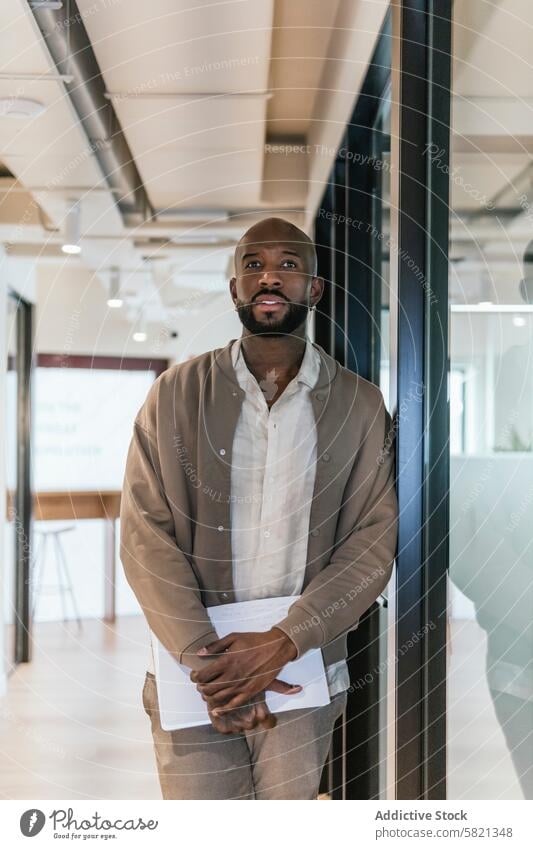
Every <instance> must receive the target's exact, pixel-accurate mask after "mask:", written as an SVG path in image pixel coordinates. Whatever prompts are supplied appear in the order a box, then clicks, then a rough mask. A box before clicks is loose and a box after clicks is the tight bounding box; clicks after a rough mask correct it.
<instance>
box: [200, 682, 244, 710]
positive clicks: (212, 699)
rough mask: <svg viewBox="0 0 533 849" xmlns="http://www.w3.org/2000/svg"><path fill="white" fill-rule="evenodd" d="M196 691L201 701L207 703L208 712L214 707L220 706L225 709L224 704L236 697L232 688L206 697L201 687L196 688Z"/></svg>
mask: <svg viewBox="0 0 533 849" xmlns="http://www.w3.org/2000/svg"><path fill="white" fill-rule="evenodd" d="M196 689H197V690H198V692H199V693H200V695H201V696H202V698H203V700H204V701H205V702H207V704H208V706H209V709H210V710H211V709H212V708H215V707H222V706H224V707H225V705H226V702H228V701H229V700H230V699H232V698H233V697H234V696H235V695H237V694H236V692H235V689H234V688H233V687H231V688H230V687H226V689H224V690H219V691H218V692H217V693H215V694H214V695H208V694H207V693H206V692H205V691H204V689H203V687H197V688H196Z"/></svg>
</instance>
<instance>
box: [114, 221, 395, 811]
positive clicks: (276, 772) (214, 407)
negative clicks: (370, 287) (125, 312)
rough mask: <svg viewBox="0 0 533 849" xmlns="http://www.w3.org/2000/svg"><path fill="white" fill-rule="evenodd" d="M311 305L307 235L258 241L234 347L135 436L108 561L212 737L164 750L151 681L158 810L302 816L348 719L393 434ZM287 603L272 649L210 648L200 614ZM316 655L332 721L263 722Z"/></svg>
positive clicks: (166, 392)
mask: <svg viewBox="0 0 533 849" xmlns="http://www.w3.org/2000/svg"><path fill="white" fill-rule="evenodd" d="M323 288H324V281H323V280H321V279H320V278H319V277H317V269H316V253H315V248H314V245H313V243H312V242H311V240H310V239H309V238H308V236H306V234H305V233H303V232H302V231H301V230H299V229H298V228H297V227H295V226H294V225H292V224H290V223H289V222H287V221H284V220H282V219H278V218H271V219H268V220H265V221H262V222H260V223H259V224H256V225H255V226H254V227H252V228H251V229H249V230H248V232H247V233H245V235H244V236H243V237H242V239H241V240H240V242H239V243H238V245H237V248H236V251H235V277H234V278H233V279H232V280H231V281H230V293H231V297H232V300H233V303H234V304H235V308H236V309H237V311H238V315H239V318H240V320H241V322H242V325H243V331H242V335H241V337H240V338H239V339H236V340H231V342H229V343H228V344H227V345H226V346H225V347H223V348H218V349H216V350H214V351H210V352H209V353H206V354H202V355H201V356H198V357H195V358H194V359H192V360H190V361H187V362H185V363H181V364H179V365H175V366H173V367H172V368H170V369H168V370H167V371H166V372H165V373H164V374H163V375H161V376H160V377H159V378H158V379H157V380H156V381H155V383H154V385H153V386H152V387H151V389H150V391H149V393H148V397H147V399H146V401H145V403H144V405H143V407H142V408H141V410H140V411H139V413H138V415H137V417H136V420H135V425H134V434H133V439H132V442H131V445H130V450H129V454H128V460H127V466H126V474H125V481H124V490H123V495H122V506H121V557H122V562H123V565H124V569H125V572H126V576H127V579H128V582H129V583H130V585H131V587H132V588H133V591H134V592H135V594H136V596H137V598H138V600H139V602H140V604H141V607H142V608H143V611H144V614H145V616H146V619H147V621H148V624H149V626H150V628H151V630H152V631H153V633H154V634H155V635H156V636H157V638H158V639H159V640H160V642H161V643H162V644H163V645H164V646H165V648H166V649H167V650H168V651H169V652H170V653H171V654H172V655H173V656H174V657H175V658H176V660H178V661H179V663H181V664H184V665H186V666H187V667H189V668H190V669H191V680H192V681H193V682H194V683H195V684H196V685H197V688H198V690H199V691H200V692H201V694H202V697H203V698H204V700H205V702H206V705H207V709H208V713H209V717H210V720H211V724H210V725H203V726H198V727H195V728H187V729H180V730H177V731H163V730H162V729H161V725H160V721H159V715H158V704H157V691H156V681H155V677H154V674H153V670H149V671H148V672H147V674H146V678H145V684H144V689H143V704H144V708H145V710H146V712H147V714H148V716H149V717H150V720H151V727H152V735H153V740H154V748H155V754H156V760H157V765H158V772H159V780H160V784H161V790H162V794H163V797H164V798H165V799H237V798H238V799H254V798H255V799H312V798H316V796H317V792H318V785H319V780H320V774H321V771H322V768H323V765H324V762H325V759H326V757H327V752H328V749H329V744H330V740H331V734H332V729H333V725H334V723H335V721H336V720H337V718H338V717H339V716H340V715H341V714H342V712H343V710H344V707H345V704H346V689H347V687H348V686H349V677H348V672H347V667H346V661H345V658H346V634H347V632H348V631H349V630H351V629H353V628H355V627H356V626H357V624H358V621H359V619H360V617H361V615H362V614H363V613H364V612H365V610H367V609H368V607H369V606H370V605H371V604H372V603H373V602H374V601H375V599H376V598H377V597H378V596H379V594H380V593H381V592H382V590H383V588H384V587H385V585H386V584H387V582H388V580H389V578H390V574H391V569H392V561H393V558H394V553H395V546H396V522H397V502H396V495H395V490H394V465H393V457H392V453H391V450H390V445H391V442H392V429H391V427H390V424H391V423H390V417H389V415H388V413H387V411H386V410H385V407H384V404H383V398H382V396H381V393H380V391H379V390H378V389H377V388H376V387H375V386H373V385H372V384H370V383H368V382H367V381H365V380H363V379H362V378H360V377H358V376H357V375H355V374H354V373H353V372H350V371H348V370H347V369H344V368H343V367H341V366H340V365H339V363H337V362H336V360H335V359H333V358H332V357H330V356H329V355H328V354H326V352H325V351H324V350H323V349H322V348H321V347H320V346H318V345H316V344H314V343H312V342H311V341H310V340H309V339H308V338H307V336H306V319H307V316H308V314H309V311H310V310H311V309H314V308H315V307H316V304H317V303H318V302H319V300H320V298H321V296H322V292H323ZM288 595H297V596H300V598H298V600H297V601H296V602H295V603H294V604H292V606H291V607H290V609H289V612H288V615H287V616H286V617H285V618H284V619H282V620H281V621H279V622H277V623H276V625H275V626H274V627H272V628H271V629H270V630H269V631H267V632H254V631H253V630H250V632H247V633H239V634H230V635H229V636H228V637H226V638H224V639H221V640H219V639H218V637H217V634H216V633H215V631H214V630H213V626H212V625H211V622H210V619H209V617H208V615H207V611H206V608H207V607H209V606H211V605H218V604H225V603H228V602H234V601H247V600H251V599H257V598H265V597H279V596H288ZM317 648H319V649H321V650H322V654H323V658H324V663H325V667H326V674H327V682H328V687H329V693H330V703H329V704H327V705H325V706H323V707H317V708H313V709H298V710H293V711H283V712H281V713H278V714H277V715H274V716H273V715H272V714H271V713H270V711H269V709H268V707H267V705H266V703H265V692H266V691H267V690H276V691H278V692H284V693H287V694H288V695H289V696H291V695H295V694H296V693H298V692H299V691H300V689H301V688H300V687H299V686H298V684H297V682H296V684H293V682H291V681H286V680H282V679H280V673H281V670H282V669H283V667H284V666H285V665H286V664H287V663H288V662H289V661H291V660H294V659H295V658H297V657H301V656H302V655H303V654H304V653H305V652H306V651H309V650H310V649H317Z"/></svg>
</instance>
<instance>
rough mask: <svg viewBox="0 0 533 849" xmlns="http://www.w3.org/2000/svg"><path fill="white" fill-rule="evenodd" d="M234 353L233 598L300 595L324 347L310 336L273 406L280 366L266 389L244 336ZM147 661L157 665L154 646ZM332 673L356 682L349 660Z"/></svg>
mask: <svg viewBox="0 0 533 849" xmlns="http://www.w3.org/2000/svg"><path fill="white" fill-rule="evenodd" d="M231 357H232V363H233V367H234V369H235V374H236V377H237V380H238V382H239V385H240V386H241V388H242V389H244V391H245V393H246V394H245V397H244V399H243V403H242V407H241V413H240V416H239V419H238V422H237V426H236V429H235V434H234V437H233V449H232V466H231V497H230V518H231V546H232V554H233V586H234V590H235V600H236V601H251V600H252V599H256V598H267V597H277V596H286V595H299V594H300V593H301V591H302V585H303V579H304V573H305V567H306V562H307V545H308V536H309V519H310V515H311V504H312V499H313V490H314V484H315V474H316V447H317V441H316V422H315V416H314V412H313V407H312V405H311V399H310V397H309V394H310V391H311V389H312V388H313V386H314V385H315V384H316V381H317V380H318V375H319V372H320V354H319V353H318V351H317V350H316V348H314V347H313V345H312V343H311V342H310V340H307V342H306V346H305V351H304V356H303V359H302V362H301V365H300V370H299V372H298V374H297V375H296V377H294V378H293V380H291V381H290V383H289V384H288V385H287V387H286V388H285V389H284V391H283V392H282V393H281V395H280V396H279V398H278V399H277V401H276V402H275V403H274V404H273V405H272V407H271V408H270V409H269V408H268V404H267V402H266V397H265V395H266V396H267V397H273V396H274V395H275V389H276V387H275V382H276V375H275V371H273V372H272V373H269V374H268V375H267V380H266V381H261V383H262V384H263V387H262V388H261V387H260V386H259V384H258V382H257V380H256V379H255V377H254V376H253V374H252V373H251V372H250V371H249V369H248V367H247V365H246V362H245V360H244V357H243V355H242V351H241V339H236V340H235V342H234V343H233V345H232V348H231ZM264 393H265V394H264ZM269 393H271V394H269ZM148 668H149V670H150V671H151V672H153V671H154V666H153V656H152V653H151V652H150V657H149V662H148ZM326 676H327V680H328V686H329V694H330V696H334V695H335V694H336V693H340V692H342V691H343V690H346V689H347V688H348V687H349V686H350V677H349V674H348V667H347V665H346V662H345V661H344V660H342V661H340V662H339V663H334V664H331V665H330V666H328V667H327V669H326Z"/></svg>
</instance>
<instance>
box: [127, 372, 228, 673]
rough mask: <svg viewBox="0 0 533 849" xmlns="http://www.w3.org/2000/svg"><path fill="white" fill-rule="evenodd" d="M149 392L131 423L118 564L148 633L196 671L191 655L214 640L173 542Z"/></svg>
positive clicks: (188, 568) (195, 584)
mask: <svg viewBox="0 0 533 849" xmlns="http://www.w3.org/2000/svg"><path fill="white" fill-rule="evenodd" d="M156 383H157V381H156ZM154 387H155V384H154ZM154 387H153V388H152V390H151V393H149V396H148V399H147V401H146V402H145V405H144V406H143V408H141V411H140V412H139V414H138V415H137V418H136V420H135V423H134V428H133V437H132V439H131V443H130V446H129V450H128V455H127V460H126V469H125V476H124V485H123V489H122V498H121V505H120V558H121V561H122V565H123V567H124V572H125V574H126V579H127V581H128V583H129V585H130V586H131V588H132V590H133V592H134V594H135V596H136V598H137V600H138V602H139V604H140V606H141V608H142V610H143V613H144V615H145V617H146V620H147V622H148V626H149V628H150V630H151V631H152V632H153V633H154V634H155V636H156V637H157V639H158V640H159V641H160V642H161V643H162V645H163V646H164V647H165V648H166V649H167V650H168V651H169V652H170V653H171V654H172V655H173V656H174V657H175V659H176V660H177V661H178V662H179V663H182V664H185V665H186V666H188V667H190V668H191V669H198V668H201V667H202V665H204V664H205V660H204V659H202V658H200V657H198V656H197V655H196V652H197V650H198V649H199V648H200V647H201V646H203V645H206V644H207V643H209V642H212V641H213V640H216V639H217V634H216V631H215V630H214V629H213V626H212V624H211V620H210V619H209V616H208V614H207V610H206V608H205V607H204V605H203V604H202V601H201V595H200V589H199V586H198V582H197V580H196V576H195V574H194V571H193V569H192V566H191V564H190V562H189V560H188V559H187V557H186V555H185V554H184V552H183V551H182V550H181V549H180V548H179V546H178V544H177V541H176V535H175V527H174V519H173V516H172V512H171V509H170V506H169V503H168V500H167V498H166V496H165V492H164V487H163V479H162V475H161V467H160V460H159V454H158V450H157V444H156V429H155V422H154V421H152V422H151V423H150V418H151V417H152V418H154V419H155V415H156V413H155V411H154V409H153V403H152V400H153V398H154V395H155V393H156V391H157V390H156V388H154ZM147 422H148V424H150V426H149V427H147Z"/></svg>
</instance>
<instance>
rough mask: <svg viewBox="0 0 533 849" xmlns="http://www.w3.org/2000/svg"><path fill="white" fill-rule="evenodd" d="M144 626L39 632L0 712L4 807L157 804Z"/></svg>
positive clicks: (129, 621) (49, 627)
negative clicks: (69, 802)
mask: <svg viewBox="0 0 533 849" xmlns="http://www.w3.org/2000/svg"><path fill="white" fill-rule="evenodd" d="M146 634H147V632H146V629H145V624H144V620H143V618H142V617H140V616H135V617H123V618H122V619H120V620H119V621H118V622H117V624H116V625H114V626H111V625H109V624H107V623H104V622H101V621H100V620H96V619H91V620H85V621H84V623H83V632H82V634H81V635H80V634H78V631H77V627H76V625H75V623H73V622H72V623H70V622H69V623H67V624H66V625H63V624H62V623H55V622H54V623H45V624H43V623H40V624H37V625H36V626H35V637H34V648H33V662H32V663H30V664H21V665H20V666H19V667H18V668H17V669H16V671H15V672H14V673H13V674H12V676H11V678H10V680H9V683H8V694H7V697H6V698H5V699H4V700H2V702H0V753H1V754H0V798H2V799H160V798H161V794H160V790H159V783H158V781H157V774H156V770H155V762H154V758H153V750H152V738H151V734H150V724H149V720H148V717H147V716H146V714H145V713H144V710H143V708H142V703H141V691H142V685H143V681H144V673H143V670H144V669H145V668H146V666H145V658H146V656H147V648H146V646H147V643H146Z"/></svg>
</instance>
